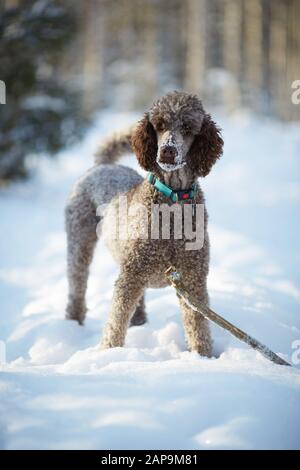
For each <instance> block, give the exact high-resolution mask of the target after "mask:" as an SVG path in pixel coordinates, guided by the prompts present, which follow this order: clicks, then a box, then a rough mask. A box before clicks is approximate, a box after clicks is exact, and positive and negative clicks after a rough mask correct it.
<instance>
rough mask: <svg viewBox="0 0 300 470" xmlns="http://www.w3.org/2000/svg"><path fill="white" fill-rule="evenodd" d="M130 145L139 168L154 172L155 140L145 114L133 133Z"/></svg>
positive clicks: (153, 131) (152, 128) (153, 132)
mask: <svg viewBox="0 0 300 470" xmlns="http://www.w3.org/2000/svg"><path fill="white" fill-rule="evenodd" d="M131 145H132V148H133V150H134V152H135V154H136V156H137V159H138V162H139V164H140V165H141V167H142V168H143V169H144V170H147V171H152V170H154V168H155V166H156V155H157V138H156V132H155V130H154V127H153V126H152V124H151V122H150V120H149V115H148V114H145V116H144V118H143V119H142V120H141V121H139V122H138V124H137V127H136V128H135V130H134V131H133V134H132V137H131Z"/></svg>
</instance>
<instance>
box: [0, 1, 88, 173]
mask: <svg viewBox="0 0 300 470" xmlns="http://www.w3.org/2000/svg"><path fill="white" fill-rule="evenodd" d="M2 3H3V2H2ZM4 3H5V4H6V8H2V15H1V16H0V37H1V41H0V58H1V59H0V79H1V80H3V81H4V82H5V84H6V95H7V96H6V104H5V105H2V106H1V108H0V111H1V113H0V179H1V180H2V181H3V180H8V179H12V178H16V177H22V176H25V175H26V173H27V168H26V157H27V156H29V155H32V154H37V153H38V154H40V153H42V152H46V153H48V154H55V153H56V152H57V151H58V150H59V149H60V148H62V147H63V146H64V145H68V144H70V143H71V142H72V140H73V139H74V137H75V136H78V133H79V130H80V128H81V124H82V117H81V116H80V104H81V100H80V93H79V92H78V91H77V90H76V89H75V88H74V87H72V86H70V84H69V82H68V81H67V80H65V79H64V77H63V75H62V74H61V73H60V72H59V64H60V63H61V61H62V60H63V59H64V55H63V54H64V50H66V48H67V46H68V44H69V42H70V40H71V39H72V37H74V35H75V34H76V16H75V15H74V14H72V13H70V11H69V10H68V9H67V8H65V7H64V6H63V2H57V1H56V2H52V1H50V0H42V1H41V0H40V1H35V0H22V1H19V2H13V1H10V2H4Z"/></svg>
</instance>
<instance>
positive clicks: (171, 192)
mask: <svg viewBox="0 0 300 470" xmlns="http://www.w3.org/2000/svg"><path fill="white" fill-rule="evenodd" d="M148 181H149V183H150V184H152V186H154V188H155V189H157V191H159V192H160V193H162V194H163V195H164V196H166V197H169V198H170V199H171V201H173V202H177V201H186V200H188V199H194V197H195V194H196V183H193V185H192V187H191V189H180V190H175V189H172V188H170V187H169V186H167V185H166V184H164V183H162V182H161V181H160V180H159V179H158V178H157V177H156V176H155V175H154V174H153V173H149V174H148Z"/></svg>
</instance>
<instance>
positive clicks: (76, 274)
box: [65, 194, 97, 324]
mask: <svg viewBox="0 0 300 470" xmlns="http://www.w3.org/2000/svg"><path fill="white" fill-rule="evenodd" d="M65 223H66V231H67V272H68V284H69V295H68V305H67V309H66V318H67V319H71V320H76V321H78V323H79V324H83V322H84V319H85V315H86V310H87V309H86V302H85V294H86V288H87V280H88V275H89V266H90V263H91V261H92V257H93V252H94V248H95V245H96V241H97V234H96V226H97V218H96V214H95V209H94V207H93V206H92V204H91V203H90V201H88V200H87V198H86V197H84V196H81V195H80V194H79V195H75V196H74V197H73V198H71V199H70V201H69V203H68V204H67V206H66V210H65Z"/></svg>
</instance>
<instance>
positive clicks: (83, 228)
mask: <svg viewBox="0 0 300 470" xmlns="http://www.w3.org/2000/svg"><path fill="white" fill-rule="evenodd" d="M168 133H173V134H174V135H175V136H176V139H178V142H180V149H181V150H182V151H181V153H182V159H183V160H184V164H183V165H182V166H178V167H176V168H175V167H174V171H173V170H172V171H169V170H168V171H165V170H164V169H163V166H162V165H160V160H159V158H160V157H159V151H158V149H159V145H160V143H161V141H162V139H163V138H164V135H168ZM129 142H130V136H129V134H128V132H127V133H126V134H125V135H124V137H123V138H122V137H120V136H119V138H118V139H115V140H114V139H112V140H111V139H110V140H109V144H108V148H107V149H106V148H105V146H104V147H103V146H102V150H101V151H100V153H98V155H97V157H96V166H95V167H94V168H92V169H91V170H89V172H88V173H87V174H86V175H85V176H84V177H83V178H81V179H80V180H79V182H78V183H77V185H76V186H75V188H74V190H73V192H72V193H71V196H70V198H69V201H68V204H67V208H66V228H67V236H68V278H69V303H68V308H67V317H68V318H71V319H75V320H77V321H79V322H80V323H82V322H83V320H84V316H85V300H84V299H85V290H86V283H87V276H88V267H89V264H90V262H91V258H92V253H93V249H94V245H95V242H96V240H95V231H94V230H95V223H96V207H97V206H98V205H100V204H104V203H107V202H109V206H108V211H107V214H106V215H105V216H104V218H103V220H102V222H103V223H102V233H103V236H104V237H105V238H106V243H107V245H108V247H109V249H110V250H111V252H112V254H113V256H114V258H115V259H116V260H117V262H118V263H119V265H120V274H119V277H118V279H117V281H116V284H115V289H114V294H113V299H112V306H111V310H110V314H109V319H108V322H107V324H106V326H105V328H104V332H103V337H102V341H101V346H102V348H107V347H116V346H123V345H124V341H125V335H126V331H127V328H128V326H129V325H130V324H131V325H132V324H133V325H135V324H142V323H144V322H145V321H146V312H145V307H144V292H145V289H147V288H148V287H155V288H156V287H165V286H166V285H167V282H166V278H165V274H164V272H165V270H166V269H167V268H168V267H169V266H170V265H174V266H176V268H177V269H178V270H179V271H180V272H181V273H182V275H183V278H184V280H185V284H186V286H188V289H189V290H190V291H191V292H192V293H194V294H195V295H196V296H197V297H198V298H199V300H200V301H202V302H204V303H206V304H208V293H207V287H206V279H207V274H208V269H209V239H208V232H207V213H206V210H205V217H204V227H203V228H204V243H203V246H202V248H197V249H194V250H191V251H189V250H187V249H186V242H187V241H190V240H189V239H188V238H186V236H185V235H184V236H183V237H182V238H181V239H175V237H174V230H173V228H172V230H171V232H172V233H171V238H170V239H163V238H162V237H161V234H160V235H159V237H158V239H151V238H149V237H148V238H146V239H143V238H134V239H132V238H127V239H120V238H115V237H112V236H111V230H112V228H111V219H110V218H109V214H110V212H113V211H115V210H118V208H119V204H120V200H119V198H118V197H115V196H117V195H118V194H120V193H122V194H123V195H124V196H126V197H127V200H128V205H129V206H131V205H132V206H134V205H135V204H137V203H138V204H143V206H144V207H145V208H146V213H147V218H148V222H149V226H150V222H151V221H150V218H151V208H152V207H153V204H155V203H156V204H167V205H168V206H169V207H170V208H171V209H174V208H175V206H176V207H178V205H179V206H180V207H181V210H182V206H183V205H184V204H191V203H192V202H194V203H196V204H204V203H205V200H204V195H203V192H202V190H201V188H200V186H199V184H198V183H197V178H198V177H199V176H202V177H204V176H206V175H207V174H208V173H209V171H210V170H211V168H212V166H213V164H214V163H215V162H216V160H217V159H218V158H219V157H220V156H221V155H222V149H223V140H222V137H221V133H220V129H219V128H218V127H217V126H216V124H215V123H214V121H213V120H212V119H211V117H210V115H209V114H207V113H206V112H205V111H204V110H203V106H202V103H201V101H200V100H199V99H198V98H197V96H195V95H190V94H187V93H183V92H172V93H169V94H167V95H166V96H164V97H162V98H160V99H159V100H157V101H156V102H155V103H154V104H153V106H152V107H151V109H150V111H149V112H148V113H146V114H145V115H144V117H143V119H142V120H141V121H139V123H138V124H137V126H136V127H135V128H134V129H132V131H131V145H132V148H133V150H134V152H135V153H136V156H137V159H138V162H139V164H140V166H141V167H142V168H143V169H145V170H148V171H152V172H153V173H154V174H155V175H156V176H157V177H159V178H160V180H161V181H162V182H164V183H165V184H168V185H169V186H171V187H172V188H173V189H174V190H175V189H188V188H190V187H191V185H192V184H193V183H196V184H197V193H196V196H195V199H194V201H191V200H186V201H180V202H178V203H177V204H174V203H173V202H172V201H171V200H170V198H167V197H166V196H164V195H163V194H162V193H160V192H158V191H157V190H156V189H155V188H154V187H153V186H152V185H151V184H150V183H149V182H148V180H147V179H146V180H142V178H141V177H140V176H139V175H138V174H137V173H136V172H134V170H131V169H129V168H126V167H122V166H119V165H107V164H103V163H102V162H107V160H108V158H110V159H111V161H114V160H115V159H116V158H118V157H119V156H120V155H121V153H122V151H121V149H122V148H123V149H126V150H128V145H129ZM178 145H179V144H178ZM178 148H179V147H178ZM81 221H82V222H81ZM86 221H88V223H86ZM131 222H132V223H133V225H134V227H135V228H137V227H139V223H140V220H139V217H138V216H137V215H134V216H132V220H131ZM180 306H181V311H182V317H183V324H184V328H185V333H186V338H187V343H188V346H189V349H190V350H195V351H198V352H199V353H200V354H203V355H206V356H210V355H211V353H212V341H211V336H210V330H209V325H208V323H207V321H206V320H205V319H204V318H203V317H202V316H201V315H199V314H198V313H197V312H195V311H194V310H192V309H191V308H190V307H188V306H187V305H186V304H185V303H184V302H182V301H180Z"/></svg>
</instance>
